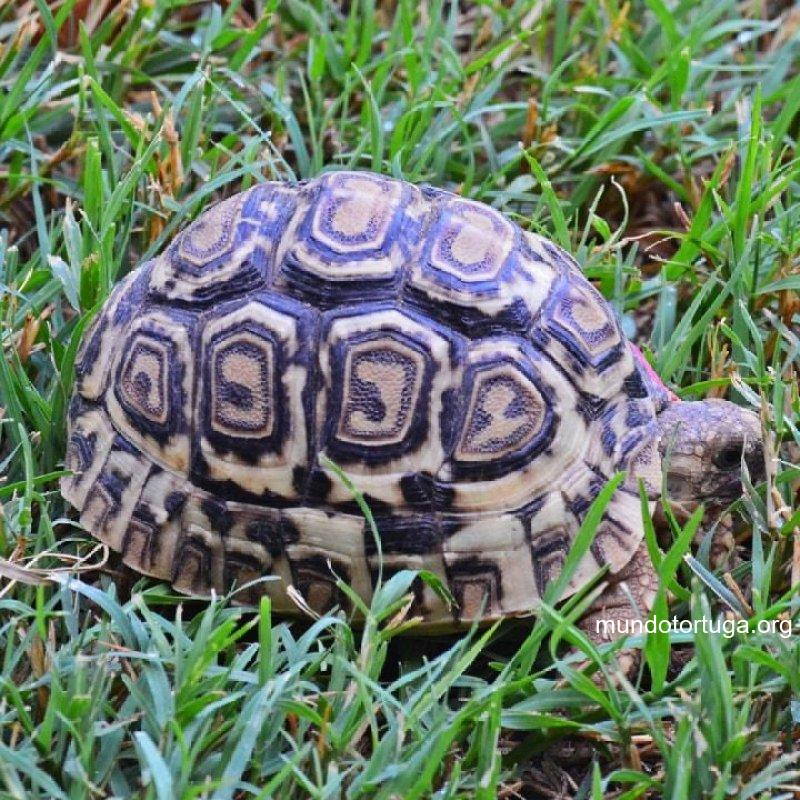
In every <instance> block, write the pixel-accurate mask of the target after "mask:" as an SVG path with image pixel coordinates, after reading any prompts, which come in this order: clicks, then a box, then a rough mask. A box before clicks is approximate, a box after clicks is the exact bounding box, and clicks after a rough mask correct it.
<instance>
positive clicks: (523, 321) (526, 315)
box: [403, 283, 534, 339]
mask: <svg viewBox="0 0 800 800" xmlns="http://www.w3.org/2000/svg"><path fill="white" fill-rule="evenodd" d="M496 293H497V292H496V291H492V292H488V293H487V292H484V293H481V292H480V291H475V290H473V295H472V296H473V297H474V299H475V300H478V299H480V298H481V296H482V294H483V296H493V295H495V294H496ZM403 299H404V300H405V301H406V302H407V303H408V304H409V305H410V306H411V307H412V308H414V309H417V310H418V311H420V312H421V313H423V314H425V315H426V316H428V317H430V318H432V319H435V320H436V321H437V322H439V323H440V324H443V325H446V326H447V327H448V328H450V329H452V330H454V331H458V332H459V333H460V334H463V335H464V336H467V337H469V338H470V339H480V338H483V337H485V336H497V335H503V334H506V333H508V334H520V335H522V334H526V333H527V332H528V331H529V330H530V329H531V326H532V325H533V324H534V320H533V316H532V315H531V310H530V308H529V306H528V305H527V304H526V303H525V301H524V300H522V299H521V298H517V299H515V300H512V301H511V302H510V303H509V304H508V305H507V306H504V307H503V308H501V309H500V310H499V311H498V312H497V313H496V314H495V315H490V314H488V313H486V311H484V310H483V309H481V308H480V307H479V306H477V305H467V304H465V303H462V304H459V303H453V302H448V301H447V300H444V299H442V298H438V297H432V296H431V295H430V294H428V292H426V291H425V290H424V289H423V288H422V287H419V286H415V285H414V284H411V283H408V284H406V286H405V287H404V289H403Z"/></svg>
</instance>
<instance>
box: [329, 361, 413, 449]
mask: <svg viewBox="0 0 800 800" xmlns="http://www.w3.org/2000/svg"><path fill="white" fill-rule="evenodd" d="M382 368H383V369H382ZM350 369H351V374H350V394H349V396H348V397H347V400H346V402H345V403H344V404H343V405H344V411H343V414H342V419H341V422H340V425H341V428H342V429H343V430H344V431H345V432H346V433H347V434H348V435H349V436H352V437H353V438H355V439H361V440H370V439H372V440H379V441H380V440H383V439H386V438H387V437H388V438H392V439H393V438H395V437H396V436H398V434H400V432H401V431H402V430H403V428H404V427H405V424H406V422H407V421H408V417H409V416H410V415H411V414H412V413H413V406H414V401H415V400H416V397H415V395H416V394H417V391H416V390H417V386H418V384H419V382H420V377H421V376H420V375H419V369H418V367H417V362H416V361H414V360H413V359H412V358H409V357H408V356H406V355H404V354H403V353H399V352H398V351H397V350H393V349H389V348H382V347H380V346H378V347H375V348H374V349H371V350H368V351H366V352H362V353H358V354H357V355H355V356H354V357H353V358H352V363H351V366H350ZM371 372H373V373H376V374H380V373H381V372H385V373H386V374H387V375H389V374H392V375H398V373H399V374H400V380H401V383H402V385H401V387H400V391H399V392H392V394H394V395H397V396H396V397H392V398H391V401H390V399H389V398H388V397H387V396H386V395H385V394H384V386H383V385H382V384H381V383H380V382H378V381H374V380H370V379H369V378H368V377H366V376H367V375H368V374H369V373H371ZM390 402H392V404H393V405H394V404H396V408H395V410H394V413H390V411H389V403H390ZM359 415H360V416H361V417H363V418H364V420H365V421H366V422H367V423H371V424H368V425H359V423H358V421H357V417H358V416H359Z"/></svg>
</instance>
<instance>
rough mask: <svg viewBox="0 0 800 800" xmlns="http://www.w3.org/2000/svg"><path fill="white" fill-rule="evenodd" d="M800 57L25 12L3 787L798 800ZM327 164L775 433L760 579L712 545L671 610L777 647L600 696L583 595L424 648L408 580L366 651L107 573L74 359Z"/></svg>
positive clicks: (629, 30) (558, 18) (402, 27)
mask: <svg viewBox="0 0 800 800" xmlns="http://www.w3.org/2000/svg"><path fill="white" fill-rule="evenodd" d="M799 30H800V19H799V18H798V16H797V10H796V9H795V8H792V7H791V6H789V5H788V4H783V3H780V2H768V3H763V4H753V3H744V4H741V3H734V2H731V1H730V0H714V1H713V2H712V0H701V1H700V2H662V0H648V1H647V2H641V1H640V0H636V1H635V2H631V3H625V4H617V3H615V2H601V1H600V0H587V1H586V2H582V3H578V4H575V3H566V2H562V0H554V1H553V2H550V3H545V4H542V3H538V2H533V1H532V0H516V1H515V2H509V3H499V2H488V3H474V4H473V3H461V4H457V3H445V2H441V1H440V0H433V1H432V2H430V3H424V4H418V3H414V2H411V0H397V1H396V2H386V3H384V2H380V3H376V2H374V0H360V1H359V2H353V3H349V4H341V5H334V4H330V3H324V2H310V1H307V0H292V2H288V3H277V2H272V1H271V0H270V1H268V2H262V0H250V1H248V2H238V1H237V2H231V3H224V4H214V3H194V4H186V3H183V2H169V0H156V1H155V2H138V1H137V0H134V1H133V2H129V3H121V4H110V3H85V2H80V0H64V2H59V3H51V4H48V3H47V2H45V0H35V2H27V3H17V4H5V5H3V6H1V7H0V88H1V89H2V93H0V346H2V351H3V358H2V359H0V502H2V515H1V516H0V557H2V561H1V562H0V580H1V581H2V583H1V584H0V794H2V796H3V797H9V798H62V797H63V798H102V797H134V796H136V797H143V798H145V797H146V798H158V800H162V799H163V798H172V797H186V798H191V797H207V798H244V797H248V798H249V797H253V798H256V797H262V798H267V797H276V798H281V800H284V799H285V798H286V799H288V798H305V797H314V798H334V797H336V798H338V797H347V798H367V797H368V798H386V799H387V800H388V799H389V798H395V797H402V798H415V797H418V798H423V797H436V798H473V797H477V798H493V797H504V798H513V797H526V798H527V797H552V796H556V795H558V793H561V794H560V795H558V796H570V797H576V798H577V797H583V798H589V797H591V798H601V797H607V796H618V797H626V798H634V797H662V796H664V797H671V798H684V797H686V798H689V797H691V798H694V797H698V798H722V797H730V796H734V797H741V798H750V797H752V798H766V797H790V796H793V792H796V791H797V788H796V786H797V784H798V782H800V772H798V765H797V757H796V749H795V748H796V744H795V743H796V738H797V735H798V730H799V729H800V728H799V727H798V726H800V705H798V703H800V701H798V699H797V698H798V691H799V690H800V686H799V685H798V681H799V680H800V679H798V675H800V645H798V641H800V640H798V638H797V637H796V636H792V637H788V638H787V637H782V636H781V635H780V633H778V632H759V629H758V623H759V621H769V620H775V619H778V618H783V619H787V620H794V619H795V617H796V610H797V600H796V593H795V591H794V589H795V587H796V586H797V584H798V582H800V545H798V544H797V539H798V537H800V511H798V505H797V497H798V494H797V491H798V478H800V470H799V469H798V467H797V461H798V458H797V455H798V452H800V432H798V423H797V420H798V411H800V397H799V396H798V352H800V340H799V338H798V319H799V315H800V299H798V293H799V292H800V270H798V253H799V252H800V182H799V181H798V152H797V141H796V140H797V134H798V129H800V75H799V74H798V71H797V64H798V54H799V53H800V38H799V36H798V31H799ZM330 165H333V166H336V167H349V168H357V169H373V170H377V171H380V172H383V173H385V174H390V175H394V176H397V177H402V178H405V179H407V180H411V181H415V182H429V183H432V184H436V185H439V186H445V187H449V188H452V189H455V190H457V191H459V192H460V193H462V194H464V195H465V196H469V197H473V198H476V199H480V200H483V201H485V202H488V203H491V204H493V205H494V206H496V207H497V208H499V209H501V210H503V211H504V212H505V213H507V214H509V215H510V216H512V217H514V218H515V219H516V220H517V221H519V222H520V224H522V225H523V226H524V227H526V228H529V229H531V230H535V231H537V232H540V233H543V234H545V235H547V236H550V237H551V238H554V239H555V240H556V241H558V242H559V243H560V244H562V245H563V246H565V247H566V248H567V249H568V250H570V251H571V252H572V253H574V254H575V255H576V257H577V258H578V260H579V261H580V263H581V264H582V265H583V266H584V269H585V271H586V273H587V275H588V276H589V277H590V278H591V279H592V280H593V281H594V282H595V284H596V285H597V286H598V287H599V288H600V290H601V291H602V292H603V293H604V295H605V296H606V297H607V298H609V300H610V301H611V302H612V303H613V304H614V306H615V308H616V309H617V311H618V312H619V314H620V316H621V318H622V320H623V323H624V325H625V327H626V331H627V333H628V334H629V336H630V337H631V338H634V339H636V340H638V341H639V342H640V343H641V344H643V345H644V348H645V351H646V352H647V353H648V355H649V356H650V357H651V359H652V361H653V363H654V365H655V366H656V368H657V370H658V371H659V373H660V374H661V376H662V377H663V378H664V379H665V380H666V381H667V382H669V383H670V385H671V386H672V387H673V388H674V389H675V390H676V391H677V392H678V393H679V394H680V396H681V397H683V398H688V399H692V398H698V397H708V396H728V397H731V398H733V399H737V400H738V401H739V402H742V403H746V404H750V405H751V406H753V407H754V408H757V409H759V410H760V411H761V413H762V416H763V420H764V424H765V426H766V427H767V429H768V430H769V431H770V432H771V434H772V445H771V446H772V449H773V456H774V459H773V460H772V461H771V462H770V469H769V471H768V479H767V482H766V484H765V485H764V486H759V487H749V488H748V491H747V493H746V496H745V497H744V498H743V500H742V501H740V502H738V503H737V504H736V507H735V508H734V509H733V513H734V514H735V516H736V518H737V519H738V520H740V523H741V525H740V528H741V535H740V542H741V545H742V551H743V553H744V554H745V559H744V562H743V563H742V564H741V565H740V566H739V567H737V569H736V570H735V571H734V573H733V575H732V576H730V577H729V578H727V579H726V578H725V577H724V576H719V575H714V574H713V572H712V571H711V570H710V569H709V568H708V565H707V563H706V562H705V561H704V553H703V550H702V548H701V552H700V553H698V554H697V555H696V558H695V559H694V560H691V559H689V558H687V556H688V554H689V551H690V543H691V538H692V537H691V535H690V534H691V530H688V526H690V525H698V524H700V520H699V518H698V519H695V520H693V521H691V520H690V522H689V523H687V529H681V528H680V526H678V527H676V530H675V539H674V544H673V546H672V549H671V550H670V551H669V553H667V554H666V555H665V556H664V558H663V560H662V561H661V563H660V574H661V578H662V582H663V584H664V605H662V606H661V607H660V609H659V611H658V613H660V614H663V613H667V612H666V605H665V604H666V600H667V596H668V594H669V599H670V600H671V601H672V603H671V606H670V607H669V613H670V614H672V613H674V614H677V615H678V616H679V617H681V618H684V619H693V618H694V619H700V618H702V617H712V616H713V615H714V614H717V613H720V609H725V608H728V607H729V605H730V604H732V605H735V606H736V608H737V611H738V613H739V615H740V616H741V618H745V619H747V620H749V623H750V625H751V629H752V630H751V633H750V634H736V635H735V636H733V637H730V638H727V637H725V636H722V635H720V634H714V633H703V632H700V633H697V634H694V635H689V634H680V633H678V634H675V633H672V634H665V635H658V636H654V637H650V638H649V639H648V642H647V644H646V647H645V655H646V659H645V660H646V665H647V669H645V670H643V673H642V675H641V680H639V681H636V682H635V684H636V685H633V684H631V683H627V682H624V681H622V682H621V683H618V684H617V683H614V682H613V681H609V682H607V684H606V685H605V686H603V687H600V686H598V685H597V684H596V683H595V682H593V681H592V680H591V679H590V678H589V677H587V675H585V674H584V672H583V671H582V670H581V669H580V665H579V663H578V661H577V660H576V659H575V658H571V659H570V658H565V657H563V655H562V654H561V653H562V651H561V650H559V649H558V648H557V644H558V642H559V641H561V640H565V639H566V640H569V641H572V642H578V643H579V644H580V640H579V638H578V634H577V632H576V630H575V628H574V625H573V624H572V623H573V622H574V619H575V618H576V617H577V615H578V613H579V611H580V608H581V605H582V603H584V601H585V599H586V598H585V597H583V598H581V597H578V598H573V599H572V600H571V601H570V602H569V603H568V604H567V606H566V607H562V608H560V609H559V610H558V611H556V610H555V609H554V608H552V609H548V610H547V611H546V612H545V613H544V614H543V615H542V617H541V618H540V619H539V620H538V621H536V622H533V621H530V622H529V623H526V624H525V625H524V626H521V630H520V628H519V626H518V627H517V628H516V629H511V630H510V629H509V626H504V627H502V628H500V629H491V630H489V631H484V632H479V631H473V632H471V633H470V634H469V635H467V636H463V637H459V638H457V639H451V640H448V641H445V642H438V643H435V644H434V645H431V646H427V647H425V646H422V645H419V644H415V643H414V640H410V641H409V640H408V639H406V640H402V644H399V645H398V642H399V641H400V640H399V639H397V633H398V627H401V623H400V622H399V621H398V619H402V618H403V611H404V609H405V608H406V605H407V604H406V602H405V599H404V598H405V597H406V595H407V593H408V592H409V590H410V587H411V581H412V580H413V578H414V575H413V573H407V572H404V573H399V574H398V575H397V576H394V577H392V578H391V579H390V580H388V581H387V582H386V583H385V585H384V587H383V590H382V592H381V593H380V596H379V597H377V598H376V600H375V601H374V604H373V607H372V610H371V615H370V624H368V625H366V626H365V627H363V628H357V627H355V626H353V625H351V623H350V621H349V620H348V619H346V618H345V617H344V616H343V615H332V616H326V617H324V618H322V619H319V620H316V621H315V622H313V623H312V624H309V625H305V626H303V625H299V624H298V623H287V622H284V621H281V620H273V619H272V617H271V614H270V609H269V606H268V605H267V604H266V603H262V605H261V607H260V608H258V609H246V608H245V609H243V608H239V607H236V606H234V605H232V604H231V602H230V598H218V599H216V600H215V601H214V602H212V603H210V604H196V605H195V604H192V603H187V602H185V601H181V600H180V599H179V598H177V597H175V596H174V595H173V594H172V592H171V591H169V590H168V589H166V588H165V587H164V586H160V585H156V584H154V583H152V582H149V581H147V580H142V581H140V582H138V583H137V584H136V585H134V586H132V587H131V586H130V585H129V584H128V583H126V579H125V578H124V576H121V575H120V574H118V573H117V572H116V571H115V569H114V568H113V566H107V567H106V568H105V569H99V568H98V561H102V555H103V554H102V552H101V551H100V550H98V549H97V546H96V543H94V542H93V541H92V540H91V539H90V537H88V536H87V535H86V534H85V532H82V531H80V530H79V529H78V528H77V527H76V526H75V525H74V524H73V523H72V522H71V521H70V519H69V517H68V510H67V509H66V508H65V506H64V503H63V502H62V501H61V499H60V498H59V495H58V492H57V489H56V481H57V478H58V476H59V474H60V471H61V469H62V458H63V452H64V445H65V441H64V434H65V426H64V417H65V410H66V407H67V403H68V399H69V396H70V393H71V388H72V381H73V371H74V359H75V352H76V348H77V344H78V341H79V339H80V336H81V333H82V332H83V330H84V329H85V327H86V325H87V324H88V323H89V321H90V320H91V317H92V315H93V313H94V312H95V311H96V309H97V308H98V307H99V305H100V304H102V302H103V301H104V300H105V298H106V297H107V296H108V294H109V292H110V291H111V289H112V288H113V286H114V285H115V283H116V282H117V281H118V280H119V279H120V278H121V277H122V276H123V275H124V274H126V273H127V272H128V271H129V270H130V269H131V268H132V267H133V266H135V265H136V264H137V263H138V262H140V261H141V260H143V259H145V258H148V257H150V256H151V255H153V254H154V253H156V252H158V251H160V249H162V248H163V247H164V245H165V243H166V242H167V241H168V240H169V239H170V237H171V236H172V235H173V234H174V233H175V231H176V230H178V229H179V228H180V227H181V226H183V225H185V224H186V223H187V222H188V221H189V220H191V219H193V218H194V217H195V216H196V215H197V214H198V213H199V212H200V211H201V210H202V209H203V208H204V207H205V206H206V205H207V204H208V203H209V202H211V201H213V200H215V199H218V198H220V197H223V196H226V195H228V194H231V193H233V192H234V191H238V190H240V189H243V188H246V187H247V186H249V185H251V184H252V183H254V182H256V181H259V180H263V179H265V178H266V179H283V180H298V179H303V178H308V177H311V176H313V175H315V174H317V173H318V172H319V171H320V170H322V169H323V168H325V167H327V166H330ZM731 582H732V583H731ZM732 584H733V586H734V587H735V590H733V589H732ZM667 590H669V591H668V594H667ZM726 604H728V605H726ZM398 615H399V617H398ZM596 658H600V659H601V660H603V661H608V666H607V667H606V666H605V665H604V666H603V668H604V669H608V670H610V671H611V672H612V673H613V670H614V667H613V654H609V653H604V654H600V655H599V656H596ZM563 742H569V743H570V752H569V757H565V754H564V752H563V751H564V748H563V747H561V748H559V747H558V746H557V745H559V743H563ZM554 793H555V794H554Z"/></svg>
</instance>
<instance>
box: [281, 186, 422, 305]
mask: <svg viewBox="0 0 800 800" xmlns="http://www.w3.org/2000/svg"><path fill="white" fill-rule="evenodd" d="M362 181H364V182H366V184H362V185H372V186H374V187H375V191H376V192H377V193H378V195H379V196H380V200H379V201H376V203H375V205H374V207H373V211H374V215H373V216H370V217H369V219H367V220H366V225H365V226H363V227H361V228H360V229H359V228H357V227H356V226H357V223H358V222H359V220H358V219H357V218H355V217H354V216H353V215H352V214H351V215H349V216H348V223H349V225H350V226H352V227H351V228H349V229H348V230H341V229H339V228H337V227H336V220H337V217H338V215H339V214H340V213H341V212H343V211H344V213H345V214H346V215H347V211H348V209H347V204H348V203H349V202H351V201H352V200H353V190H352V189H351V188H350V187H351V185H352V184H353V183H354V182H359V183H361V182H362ZM305 191H306V193H310V194H311V196H312V201H311V203H310V205H309V208H308V211H307V212H306V215H305V217H304V218H303V220H302V222H301V224H300V226H299V227H298V229H297V232H296V235H295V236H296V242H297V243H296V245H295V246H294V247H293V248H291V249H290V250H289V251H288V252H287V253H286V255H285V256H284V259H283V263H282V264H280V265H279V271H280V275H281V280H282V281H283V282H285V283H286V286H287V289H288V291H289V293H291V294H292V295H293V296H295V297H298V298H300V299H302V300H304V301H306V302H309V303H313V304H314V305H315V306H316V307H317V308H321V309H329V308H334V307H337V306H339V305H341V304H343V303H348V302H355V301H359V300H361V301H363V300H381V299H384V300H385V299H388V298H389V297H392V296H393V295H395V294H396V292H397V290H398V289H399V286H400V284H401V282H402V278H403V266H402V265H403V264H404V263H405V262H406V261H407V260H408V259H409V258H410V256H411V254H412V252H413V249H414V247H415V246H416V242H417V241H418V239H419V235H420V230H419V224H418V223H417V222H416V221H415V220H414V219H413V218H412V217H410V216H408V215H406V214H404V209H405V207H406V205H407V204H408V202H409V199H410V195H411V190H410V188H409V187H408V186H401V185H399V184H395V183H394V182H387V181H379V180H375V179H374V176H369V175H365V174H360V175H358V176H353V175H352V174H350V173H339V174H337V173H330V174H328V175H326V176H324V177H323V178H322V180H321V182H319V183H315V184H313V185H311V186H309V187H308V188H307V189H305ZM395 251H397V253H396V254H395V255H393V253H395ZM359 262H363V263H365V264H368V263H373V262H383V267H382V268H381V269H378V270H376V271H374V272H371V273H368V272H366V271H361V272H360V273H359V271H358V270H357V269H355V270H354V268H353V265H354V263H355V264H357V263H359Z"/></svg>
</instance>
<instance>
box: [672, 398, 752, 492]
mask: <svg viewBox="0 0 800 800" xmlns="http://www.w3.org/2000/svg"><path fill="white" fill-rule="evenodd" d="M658 425H659V435H660V442H659V446H660V449H661V456H662V458H663V459H664V460H665V462H666V464H667V491H668V494H669V496H670V498H671V499H672V500H679V501H680V500H684V501H691V500H694V501H702V502H709V501H716V502H718V503H729V502H732V501H733V500H735V499H736V498H737V497H739V496H740V495H741V493H742V491H743V484H742V471H743V465H744V466H745V467H746V469H747V474H748V475H749V478H750V481H751V482H752V483H758V482H760V481H761V480H763V478H764V471H765V470H764V453H763V439H762V434H761V423H760V421H759V418H758V416H757V415H756V414H754V413H753V412H752V411H749V410H748V409H745V408H741V407H740V406H737V405H734V404H733V403H730V402H728V401H727V400H701V401H696V402H673V403H669V404H668V405H667V406H666V407H665V408H664V409H663V411H661V413H660V414H659V415H658Z"/></svg>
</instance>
